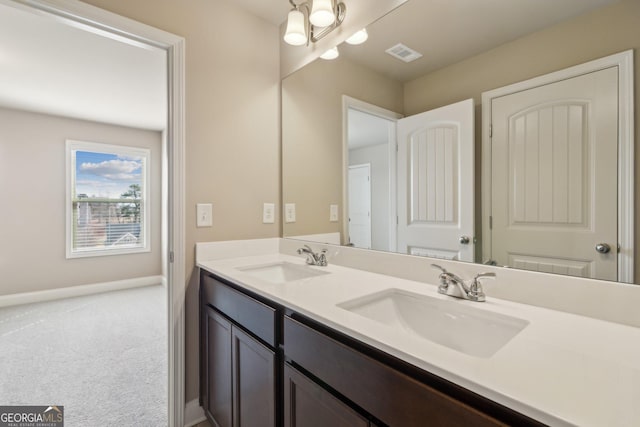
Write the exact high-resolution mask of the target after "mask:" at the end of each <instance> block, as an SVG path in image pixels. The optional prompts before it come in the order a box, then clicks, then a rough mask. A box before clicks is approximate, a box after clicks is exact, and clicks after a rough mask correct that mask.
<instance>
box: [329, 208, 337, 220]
mask: <svg viewBox="0 0 640 427" xmlns="http://www.w3.org/2000/svg"><path fill="white" fill-rule="evenodd" d="M329 221H330V222H338V205H329Z"/></svg>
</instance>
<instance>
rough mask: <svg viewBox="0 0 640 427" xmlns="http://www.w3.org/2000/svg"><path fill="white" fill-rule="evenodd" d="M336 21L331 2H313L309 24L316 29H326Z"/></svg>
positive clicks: (328, 0)
mask: <svg viewBox="0 0 640 427" xmlns="http://www.w3.org/2000/svg"><path fill="white" fill-rule="evenodd" d="M335 21H336V14H335V13H334V11H333V1H332V0H313V6H312V7H311V14H310V15H309V22H311V23H312V24H313V25H315V26H316V27H328V26H329V25H331V24H333V23H334V22H335Z"/></svg>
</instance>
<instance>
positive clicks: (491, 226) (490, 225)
mask: <svg viewBox="0 0 640 427" xmlns="http://www.w3.org/2000/svg"><path fill="white" fill-rule="evenodd" d="M489 230H493V217H492V216H491V215H489Z"/></svg>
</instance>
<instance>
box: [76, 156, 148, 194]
mask: <svg viewBox="0 0 640 427" xmlns="http://www.w3.org/2000/svg"><path fill="white" fill-rule="evenodd" d="M75 168H76V170H75V174H76V197H82V196H81V195H86V196H87V197H91V198H93V197H100V198H110V199H118V198H120V196H121V195H122V194H123V193H126V192H127V191H128V190H129V187H130V186H131V185H132V184H138V185H139V186H142V172H143V163H142V158H140V157H134V156H124V155H117V154H109V153H97V152H91V151H80V150H78V151H76V164H75Z"/></svg>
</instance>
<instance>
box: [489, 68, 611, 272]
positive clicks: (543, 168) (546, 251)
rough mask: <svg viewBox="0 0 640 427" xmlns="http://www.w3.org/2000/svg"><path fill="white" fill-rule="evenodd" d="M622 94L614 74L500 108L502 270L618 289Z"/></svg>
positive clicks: (497, 234)
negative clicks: (608, 283)
mask: <svg viewBox="0 0 640 427" xmlns="http://www.w3.org/2000/svg"><path fill="white" fill-rule="evenodd" d="M617 88H618V71H617V68H616V67H613V68H608V69H605V70H601V71H597V72H593V73H589V74H586V75H582V76H579V77H574V78H570V79H566V80H563V81H560V82H556V83H552V84H548V85H545V86H540V87H537V88H533V89H529V90H524V91H521V92H518V93H515V94H511V95H507V96H503V97H500V98H495V99H493V100H492V103H491V121H492V129H493V136H492V139H491V151H492V156H491V161H492V177H491V179H492V196H491V199H492V203H491V216H492V229H491V254H490V257H491V258H492V259H493V260H495V261H496V262H497V264H498V265H508V266H511V267H516V268H523V269H528V270H536V271H545V272H553V273H561V274H569V275H574V276H581V277H592V278H598V279H608V280H616V278H617V244H618V242H617V206H618V203H617V154H618V153H617V140H618V130H617V124H618V110H617V109H618V98H617ZM599 244H603V245H606V246H604V248H605V250H606V248H607V247H608V248H610V250H609V252H607V253H601V252H598V251H597V249H596V247H597V245H599Z"/></svg>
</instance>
